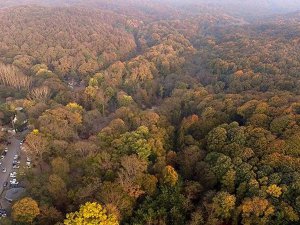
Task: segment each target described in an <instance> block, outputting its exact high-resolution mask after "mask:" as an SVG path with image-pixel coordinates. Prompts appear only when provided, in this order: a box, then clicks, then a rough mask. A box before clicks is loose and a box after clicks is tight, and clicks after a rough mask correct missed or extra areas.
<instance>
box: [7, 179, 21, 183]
mask: <svg viewBox="0 0 300 225" xmlns="http://www.w3.org/2000/svg"><path fill="white" fill-rule="evenodd" d="M9 182H10V184H19V182H18V181H17V179H12V180H10V181H9Z"/></svg>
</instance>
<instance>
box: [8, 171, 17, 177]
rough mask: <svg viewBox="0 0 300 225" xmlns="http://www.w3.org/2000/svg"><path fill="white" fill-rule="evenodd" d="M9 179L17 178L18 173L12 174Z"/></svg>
mask: <svg viewBox="0 0 300 225" xmlns="http://www.w3.org/2000/svg"><path fill="white" fill-rule="evenodd" d="M9 177H11V178H15V177H17V173H16V172H12V173H10V174H9Z"/></svg>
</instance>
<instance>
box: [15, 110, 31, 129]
mask: <svg viewBox="0 0 300 225" xmlns="http://www.w3.org/2000/svg"><path fill="white" fill-rule="evenodd" d="M12 125H13V128H14V129H15V130H16V132H18V131H19V132H21V131H23V130H25V129H26V128H27V125H28V117H27V114H26V112H25V110H24V109H23V108H22V107H17V108H16V109H15V116H14V118H13V120H12Z"/></svg>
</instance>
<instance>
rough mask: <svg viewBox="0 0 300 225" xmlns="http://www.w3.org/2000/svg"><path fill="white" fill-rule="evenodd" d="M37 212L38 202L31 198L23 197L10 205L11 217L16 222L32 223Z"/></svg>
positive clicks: (38, 212)
mask: <svg viewBox="0 0 300 225" xmlns="http://www.w3.org/2000/svg"><path fill="white" fill-rule="evenodd" d="M39 214H40V209H39V207H38V204H37V202H36V201H34V200H33V199H32V198H23V199H21V200H20V201H17V202H16V203H15V204H14V205H13V207H12V218H13V220H14V221H16V222H20V223H32V222H33V220H34V219H35V218H36V217H37V216H38V215H39Z"/></svg>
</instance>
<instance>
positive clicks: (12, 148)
mask: <svg viewBox="0 0 300 225" xmlns="http://www.w3.org/2000/svg"><path fill="white" fill-rule="evenodd" d="M22 136H23V135H19V137H17V136H12V137H10V138H9V140H8V142H9V143H8V145H7V146H6V147H5V151H4V152H3V153H2V154H1V155H0V193H1V195H0V208H1V209H9V208H10V207H11V203H10V202H9V201H7V199H5V195H6V192H7V190H10V189H11V188H17V187H19V186H20V184H19V180H18V175H19V171H20V170H21V168H20V167H21V166H20V163H21V162H20V161H21V158H20V154H21V147H22V142H23V141H22V140H23V138H22ZM25 158H26V157H25ZM23 161H24V160H23ZM25 161H26V159H25ZM27 163H28V162H26V164H27ZM26 164H25V166H26ZM29 164H30V162H29ZM23 166H24V165H23Z"/></svg>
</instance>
